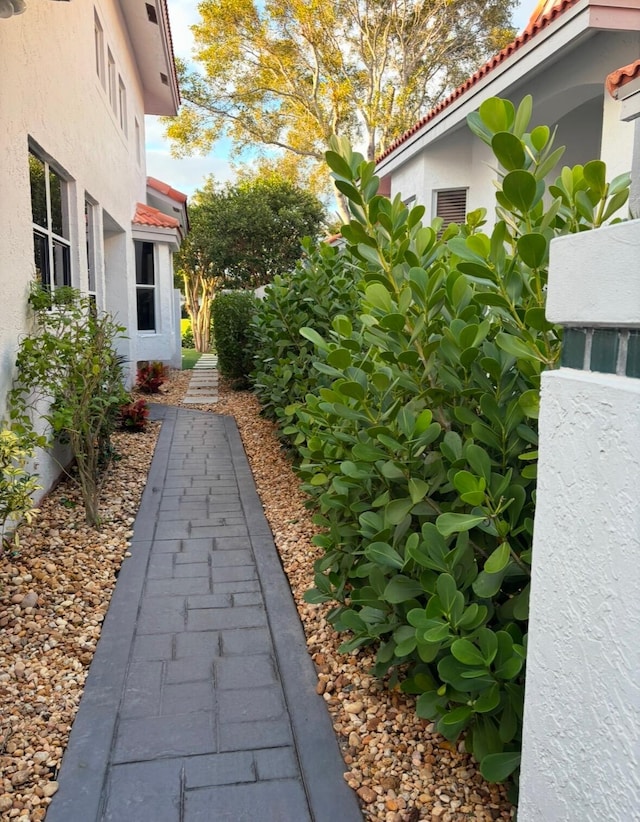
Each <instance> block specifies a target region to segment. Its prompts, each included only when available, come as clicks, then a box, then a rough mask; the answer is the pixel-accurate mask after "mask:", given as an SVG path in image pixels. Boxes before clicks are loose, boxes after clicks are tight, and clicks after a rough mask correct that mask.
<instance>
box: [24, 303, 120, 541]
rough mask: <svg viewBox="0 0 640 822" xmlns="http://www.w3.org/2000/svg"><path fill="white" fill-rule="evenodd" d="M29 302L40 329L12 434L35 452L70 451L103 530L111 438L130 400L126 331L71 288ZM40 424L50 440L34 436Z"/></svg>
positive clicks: (28, 350)
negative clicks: (101, 505) (64, 447)
mask: <svg viewBox="0 0 640 822" xmlns="http://www.w3.org/2000/svg"><path fill="white" fill-rule="evenodd" d="M29 303H30V306H31V308H32V309H33V311H34V320H35V330H34V332H33V334H31V335H29V336H27V337H25V338H24V339H23V340H22V343H21V345H20V348H19V350H18V355H17V358H16V366H17V372H18V375H17V379H16V381H15V383H14V386H13V388H12V390H11V394H10V396H9V408H10V416H11V420H12V429H13V430H14V431H15V432H16V433H17V434H18V435H19V436H21V437H23V438H24V441H25V443H28V445H29V447H35V446H38V447H41V448H45V447H47V446H50V445H53V444H54V443H56V442H62V443H65V444H68V445H69V446H70V449H71V453H72V455H73V458H74V461H75V464H76V467H77V469H78V483H79V485H80V488H81V491H82V498H83V502H84V505H85V510H86V517H87V522H88V523H89V524H91V525H97V524H98V523H99V512H98V501H99V494H100V484H101V473H102V470H103V468H104V466H105V463H106V462H108V460H109V459H110V458H111V457H112V455H113V454H112V448H111V440H110V438H111V434H112V432H113V430H114V428H115V427H116V425H117V420H118V414H119V410H120V406H121V405H122V404H123V402H124V400H125V399H126V396H127V395H126V392H125V390H124V386H123V372H122V369H123V358H122V357H121V355H120V354H118V352H117V350H116V348H115V342H116V340H117V339H118V338H119V337H121V336H122V335H123V333H124V330H125V329H124V328H123V327H122V326H119V325H117V324H116V323H115V322H114V320H113V317H112V316H111V315H110V314H106V313H102V312H97V311H96V310H95V306H94V305H93V303H92V302H91V300H90V299H89V298H88V297H83V296H82V295H81V294H80V293H79V292H78V291H75V290H74V289H71V288H59V289H56V290H55V291H54V292H53V293H51V292H49V291H47V290H46V289H43V288H41V287H37V288H34V290H33V291H32V293H31V295H30V298H29ZM43 409H44V410H43ZM36 419H43V420H45V421H46V423H48V426H49V431H48V432H47V434H46V435H40V434H39V433H38V432H37V431H36V430H35V424H34V420H36Z"/></svg>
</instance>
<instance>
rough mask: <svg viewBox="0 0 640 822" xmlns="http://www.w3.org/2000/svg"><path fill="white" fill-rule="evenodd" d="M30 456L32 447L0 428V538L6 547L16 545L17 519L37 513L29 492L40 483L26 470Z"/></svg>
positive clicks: (30, 518)
mask: <svg viewBox="0 0 640 822" xmlns="http://www.w3.org/2000/svg"><path fill="white" fill-rule="evenodd" d="M32 456H33V451H32V449H31V448H30V447H29V445H28V444H27V443H25V442H24V441H23V440H22V439H21V437H20V436H18V434H16V432H15V431H12V430H11V429H10V428H3V429H2V430H0V541H1V543H2V546H3V548H6V549H8V550H10V549H14V550H15V549H17V548H18V547H19V541H18V534H17V532H16V531H15V526H16V524H17V522H18V521H19V520H21V519H24V520H26V521H27V522H31V520H32V519H33V517H34V515H35V514H37V513H38V509H37V508H35V507H34V504H33V494H34V493H35V492H36V491H37V490H39V489H40V487H41V486H40V485H38V481H37V479H36V477H35V476H34V475H33V474H31V473H30V471H29V469H28V464H29V460H30V458H31V457H32ZM11 531H12V532H13V533H12V536H11V537H9V533H10V532H11Z"/></svg>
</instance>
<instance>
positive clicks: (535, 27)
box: [376, 0, 579, 163]
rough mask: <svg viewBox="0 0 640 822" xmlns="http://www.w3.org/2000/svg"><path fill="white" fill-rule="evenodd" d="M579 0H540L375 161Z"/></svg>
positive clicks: (406, 138) (378, 159)
mask: <svg viewBox="0 0 640 822" xmlns="http://www.w3.org/2000/svg"><path fill="white" fill-rule="evenodd" d="M578 2H579V0H555V2H554V1H553V0H541V2H540V3H538V5H537V6H536V8H535V10H534V12H533V14H532V15H531V19H530V20H529V23H528V25H527V27H526V28H525V29H524V30H523V31H522V32H521V33H520V34H519V35H518V36H517V37H516V39H515V40H513V41H512V42H511V43H509V44H508V45H507V46H505V47H504V48H503V49H502V51H499V52H498V54H495V55H494V56H493V57H492V58H491V59H490V60H488V61H487V62H486V63H485V64H484V65H483V66H481V67H480V68H479V69H478V70H477V71H476V72H475V73H474V74H472V75H471V77H469V78H468V79H467V80H465V82H464V83H463V84H462V85H461V86H458V88H457V89H455V91H453V92H451V94H450V95H449V96H448V97H446V98H445V99H444V100H443V101H442V102H441V103H438V105H437V106H435V107H434V108H432V109H431V111H429V112H428V113H427V114H425V116H424V117H423V118H422V119H421V120H419V121H418V122H417V123H416V124H415V125H414V126H412V127H411V128H410V129H409V130H408V131H405V133H404V134H402V135H401V136H400V137H398V138H397V139H395V140H394V141H393V142H392V143H391V145H390V146H388V148H386V149H385V150H384V151H383V152H382V154H380V155H379V156H378V157H376V162H378V163H379V162H380V161H381V160H384V158H385V157H388V156H389V154H392V153H393V152H394V151H395V150H396V149H397V148H398V147H399V146H401V145H402V143H404V142H406V141H407V140H408V139H409V137H412V136H413V135H414V134H415V133H416V132H417V131H420V129H421V128H422V127H423V126H425V125H426V124H427V123H428V122H429V121H430V120H433V119H434V118H435V117H437V116H438V114H440V113H441V112H442V111H444V110H445V109H446V108H448V107H449V106H450V105H451V104H452V103H453V102H454V101H455V100H457V99H458V98H459V97H461V96H462V95H463V94H464V93H465V92H467V91H468V90H469V89H470V88H472V87H473V86H475V85H476V83H478V82H479V81H480V80H482V78H483V77H486V76H487V75H488V74H490V73H491V72H492V71H493V69H494V68H496V66H499V65H500V64H501V63H504V61H505V60H506V59H507V58H508V57H510V56H511V55H512V54H513V53H514V52H516V51H518V49H519V48H521V47H522V46H524V45H525V43H528V42H529V41H530V40H532V39H533V38H534V37H535V36H536V35H537V34H538V33H539V32H541V31H542V30H543V29H546V28H547V27H548V26H549V25H550V24H551V23H552V22H553V21H554V20H557V18H558V17H560V16H561V15H562V14H564V12H565V11H567V9H570V8H571V7H572V6H575V5H576V3H578Z"/></svg>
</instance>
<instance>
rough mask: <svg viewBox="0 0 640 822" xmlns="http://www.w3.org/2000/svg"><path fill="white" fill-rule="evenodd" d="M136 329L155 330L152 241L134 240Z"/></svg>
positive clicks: (154, 277)
mask: <svg viewBox="0 0 640 822" xmlns="http://www.w3.org/2000/svg"><path fill="white" fill-rule="evenodd" d="M134 245H135V249H136V307H137V311H138V331H155V330H156V276H155V260H154V249H153V243H145V242H143V241H141V240H134Z"/></svg>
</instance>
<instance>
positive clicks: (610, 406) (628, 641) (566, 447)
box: [518, 221, 640, 822]
mask: <svg viewBox="0 0 640 822" xmlns="http://www.w3.org/2000/svg"><path fill="white" fill-rule="evenodd" d="M639 249H640V221H633V222H628V223H625V224H622V225H618V226H613V227H610V228H606V229H601V230H599V231H596V232H592V233H589V234H586V235H578V236H573V237H565V238H562V239H560V240H556V241H554V242H553V243H552V246H551V267H550V280H549V307H548V316H549V318H550V319H552V320H554V321H556V322H561V323H564V324H566V325H568V326H571V327H574V328H577V327H583V328H598V327H601V326H609V327H611V328H612V329H616V330H617V331H619V332H620V333H619V334H618V341H619V342H622V346H623V348H622V350H621V351H619V354H618V356H617V357H616V358H615V365H614V367H613V370H614V371H615V372H617V373H597V372H594V371H589V370H582V369H581V368H580V367H578V368H560V369H559V370H558V371H554V372H548V373H546V374H544V375H543V379H542V401H541V417H540V461H539V479H538V497H537V505H536V517H535V537H534V551H533V557H534V561H533V578H532V592H531V614H530V632H529V646H528V659H527V684H526V695H525V717H524V744H523V758H522V774H521V791H520V803H519V809H518V819H519V820H520V822H578V820H580V822H582V820H584V821H585V822H631V820H637V819H639V818H640V493H639V489H640V379H639V378H638V376H640V375H639V374H638V363H637V361H636V362H635V364H633V363H631V362H630V359H628V355H627V356H624V354H625V345H629V346H630V345H631V344H630V342H629V340H628V332H629V329H638V328H640V286H639V285H638V284H639V283H640V255H639V254H638V250H639ZM625 340H626V343H624V341H625ZM593 361H594V360H593V353H592V355H591V363H592V364H593ZM588 363H589V353H588V350H587V351H586V353H585V360H584V364H586V365H588ZM627 371H628V372H629V373H633V374H634V376H632V377H630V376H627V375H626V372H627Z"/></svg>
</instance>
